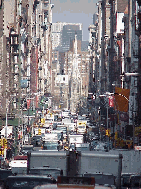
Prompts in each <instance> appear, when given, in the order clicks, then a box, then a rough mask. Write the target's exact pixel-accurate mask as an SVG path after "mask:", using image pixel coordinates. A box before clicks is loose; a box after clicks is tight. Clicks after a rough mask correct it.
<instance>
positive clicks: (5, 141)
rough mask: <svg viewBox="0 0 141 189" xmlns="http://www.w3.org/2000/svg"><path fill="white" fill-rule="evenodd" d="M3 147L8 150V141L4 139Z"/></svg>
mask: <svg viewBox="0 0 141 189" xmlns="http://www.w3.org/2000/svg"><path fill="white" fill-rule="evenodd" d="M3 146H4V148H7V139H5V138H4V139H3Z"/></svg>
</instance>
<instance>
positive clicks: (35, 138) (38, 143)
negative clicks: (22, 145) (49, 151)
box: [31, 135, 43, 147]
mask: <svg viewBox="0 0 141 189" xmlns="http://www.w3.org/2000/svg"><path fill="white" fill-rule="evenodd" d="M42 143H43V140H42V137H41V136H40V135H35V136H33V137H32V138H31V145H33V146H34V147H41V146H42Z"/></svg>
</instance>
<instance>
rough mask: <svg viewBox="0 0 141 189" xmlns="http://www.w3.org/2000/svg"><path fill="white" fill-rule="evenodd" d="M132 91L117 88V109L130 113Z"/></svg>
mask: <svg viewBox="0 0 141 189" xmlns="http://www.w3.org/2000/svg"><path fill="white" fill-rule="evenodd" d="M129 95H130V89H122V88H119V87H115V109H116V110H118V111H121V112H127V111H128V104H129Z"/></svg>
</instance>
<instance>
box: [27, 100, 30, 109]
mask: <svg viewBox="0 0 141 189" xmlns="http://www.w3.org/2000/svg"><path fill="white" fill-rule="evenodd" d="M29 108H30V100H29V99H27V109H29Z"/></svg>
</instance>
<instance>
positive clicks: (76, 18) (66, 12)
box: [51, 0, 98, 41]
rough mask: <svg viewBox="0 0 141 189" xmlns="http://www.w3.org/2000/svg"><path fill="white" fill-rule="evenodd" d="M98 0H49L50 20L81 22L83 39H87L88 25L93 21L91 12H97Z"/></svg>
mask: <svg viewBox="0 0 141 189" xmlns="http://www.w3.org/2000/svg"><path fill="white" fill-rule="evenodd" d="M97 2H98V0H51V3H52V4H54V8H53V9H52V13H53V16H52V22H53V23H55V22H69V23H82V24H83V39H82V40H84V41H88V40H89V31H88V27H89V25H90V24H92V23H93V14H94V13H96V12H97V6H96V3H97Z"/></svg>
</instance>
